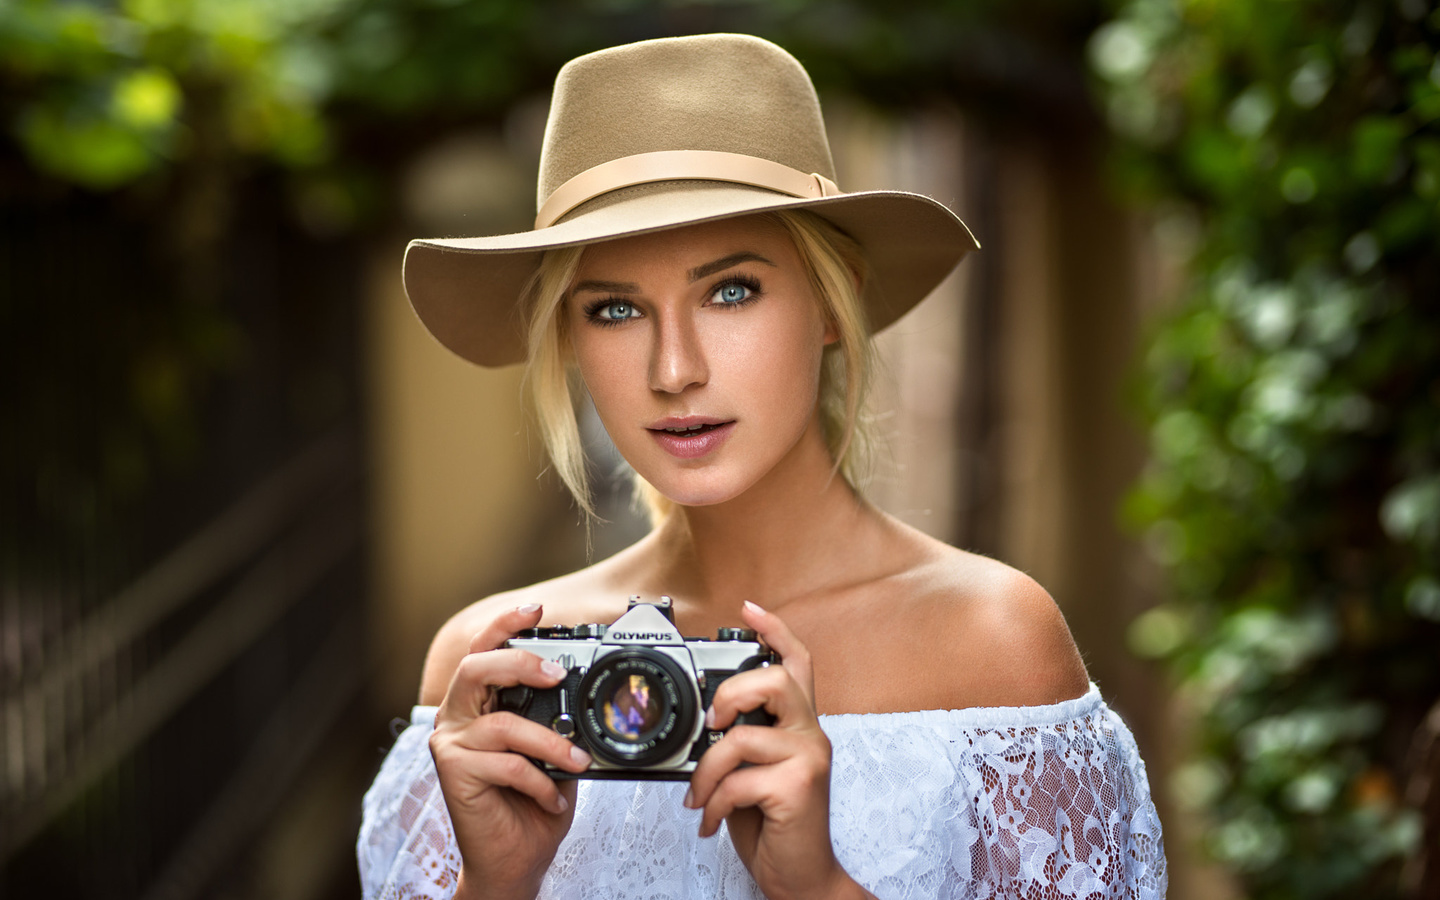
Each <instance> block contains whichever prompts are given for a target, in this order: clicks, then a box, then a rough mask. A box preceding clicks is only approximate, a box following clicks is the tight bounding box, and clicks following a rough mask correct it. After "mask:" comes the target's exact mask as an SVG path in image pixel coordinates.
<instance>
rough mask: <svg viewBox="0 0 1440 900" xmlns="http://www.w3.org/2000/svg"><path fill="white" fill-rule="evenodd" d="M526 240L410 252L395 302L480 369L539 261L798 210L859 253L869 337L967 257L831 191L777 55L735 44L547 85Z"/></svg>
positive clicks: (681, 44) (511, 357)
mask: <svg viewBox="0 0 1440 900" xmlns="http://www.w3.org/2000/svg"><path fill="white" fill-rule="evenodd" d="M536 208H537V210H538V213H537V216H536V219H535V228H534V230H532V231H525V232H520V233H518V234H506V235H498V236H492V237H460V238H434V239H425V240H416V241H411V242H410V246H409V247H407V248H406V251H405V291H406V293H407V294H408V295H409V297H410V302H411V304H413V305H414V307H415V311H416V313H418V314H419V316H420V319H421V321H422V322H424V323H425V326H426V327H427V328H429V329H430V332H431V333H432V334H434V335H435V337H436V338H438V339H439V340H440V342H441V343H442V344H444V345H445V346H446V347H448V348H450V349H451V350H452V351H454V352H455V353H457V354H459V355H460V356H462V357H464V358H465V359H468V360H470V361H471V362H475V363H479V364H480V365H483V366H503V365H508V364H510V363H517V362H522V361H524V359H525V352H526V350H525V315H524V311H523V310H522V309H520V306H521V304H520V302H519V301H520V294H521V291H522V288H523V287H524V285H525V282H526V280H527V279H528V278H529V277H530V276H531V275H532V274H533V273H534V271H535V269H536V268H537V267H538V266H539V264H540V258H541V256H542V255H543V254H544V252H545V251H546V250H550V249H554V248H557V247H570V246H575V245H577V244H589V243H594V242H597V241H603V240H608V239H613V238H619V237H625V236H628V235H635V234H644V233H647V232H653V231H661V230H664V229H667V228H675V227H679V226H683V225H690V224H694V223H698V222H708V221H712V220H715V219H724V218H731V217H735V216H743V215H748V214H751V213H757V212H765V211H768V210H779V209H808V210H811V211H812V212H814V213H816V214H818V215H820V216H823V217H824V218H826V219H828V220H829V221H830V222H832V223H834V224H835V225H836V226H837V227H839V228H840V229H841V230H842V231H844V232H845V233H847V234H849V235H850V236H851V237H853V238H855V239H856V240H857V241H858V242H859V243H860V245H861V246H862V247H863V248H864V250H865V254H866V258H867V260H868V261H869V263H870V266H871V275H870V279H869V282H868V283H867V284H866V285H865V289H864V296H863V299H864V302H865V307H866V311H867V313H868V315H869V318H870V327H871V328H872V329H873V330H875V331H879V330H880V329H882V328H884V327H885V326H887V325H889V324H890V323H892V322H894V321H895V320H896V319H898V318H899V317H900V316H901V315H902V314H904V313H905V312H906V311H907V310H909V309H910V308H911V307H912V306H914V305H915V304H916V303H919V302H920V301H921V300H922V299H924V297H925V295H927V294H928V293H930V291H931V290H933V289H934V288H935V286H936V285H937V284H939V283H940V281H941V279H943V278H944V277H945V276H946V275H947V274H949V272H950V270H951V269H953V268H954V267H955V265H956V264H957V263H959V262H960V260H961V259H962V258H963V257H964V256H965V254H966V253H968V252H970V251H971V250H974V249H977V248H978V246H979V245H978V244H977V243H976V242H975V239H974V237H972V236H971V234H970V230H969V229H968V228H966V227H965V223H963V222H961V221H960V219H959V218H957V217H956V216H955V214H954V213H952V212H950V210H949V209H947V208H946V207H945V206H944V205H943V204H941V203H939V202H937V201H935V200H932V199H930V198H929V197H925V196H922V195H920V194H912V193H907V192H904V191H862V192H857V193H845V192H844V191H842V190H841V189H840V188H839V187H837V186H836V184H835V167H834V163H833V162H832V161H831V159H830V144H829V141H828V139H827V138H826V136H825V123H824V121H823V120H822V119H821V116H820V101H819V99H818V98H817V97H816V96H815V88H814V86H813V85H811V83H810V77H809V76H808V75H807V74H806V73H805V70H804V68H802V67H801V65H800V63H799V62H798V61H797V60H796V59H795V58H794V57H793V56H791V55H790V54H789V53H787V52H785V51H784V50H783V49H781V48H780V47H778V46H776V45H775V44H772V43H770V42H769V41H765V40H761V39H760V38H756V37H751V36H749V35H740V34H709V35H700V36H696V37H683V38H665V39H662V40H654V41H642V42H640V43H636V44H627V45H624V46H621V47H612V48H610V49H608V50H601V51H598V52H596V53H591V54H588V55H586V56H581V57H579V58H577V59H573V60H571V61H570V62H568V63H566V64H565V66H564V68H562V69H561V70H560V74H559V75H558V76H557V77H556V79H555V93H554V97H553V99H552V101H551V105H550V118H549V121H548V122H547V124H546V127H545V143H544V147H543V149H542V151H541V155H540V183H539V186H538V190H537V192H536Z"/></svg>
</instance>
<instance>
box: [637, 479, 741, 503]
mask: <svg viewBox="0 0 1440 900" xmlns="http://www.w3.org/2000/svg"><path fill="white" fill-rule="evenodd" d="M667 474H668V475H669V476H670V477H666V478H655V479H652V478H650V477H648V476H647V475H646V474H645V473H644V472H641V473H640V476H641V477H642V478H644V479H645V480H646V481H648V482H650V485H651V486H652V487H654V488H655V490H657V491H659V492H660V494H661V495H662V496H663V497H665V499H667V500H669V501H670V502H671V503H674V504H676V505H677V506H697V507H698V506H717V505H719V504H721V503H725V502H726V501H729V500H734V499H735V498H736V497H739V496H740V495H741V494H743V493H745V491H747V490H748V489H749V488H750V487H751V483H745V484H736V483H735V482H734V481H732V480H730V479H727V478H716V477H715V476H714V473H706V476H705V477H703V478H685V477H683V476H680V477H676V476H675V475H674V473H667Z"/></svg>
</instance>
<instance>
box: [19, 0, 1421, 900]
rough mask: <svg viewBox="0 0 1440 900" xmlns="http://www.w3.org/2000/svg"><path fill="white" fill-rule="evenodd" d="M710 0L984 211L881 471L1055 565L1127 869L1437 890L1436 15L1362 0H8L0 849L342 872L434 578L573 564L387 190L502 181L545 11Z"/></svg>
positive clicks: (526, 110)
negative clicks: (441, 326) (1146, 844)
mask: <svg viewBox="0 0 1440 900" xmlns="http://www.w3.org/2000/svg"><path fill="white" fill-rule="evenodd" d="M720 30H735V31H746V32H751V33H755V34H760V35H762V36H766V37H770V38H772V39H774V40H777V41H779V42H780V43H781V44H782V45H784V46H786V47H787V48H788V49H790V50H791V51H792V52H794V53H795V54H796V55H797V56H798V57H799V58H800V59H801V61H802V62H804V63H805V64H806V66H807V68H809V70H810V72H811V73H812V75H813V76H814V78H815V80H816V82H817V85H818V86H819V88H820V91H821V95H822V101H823V103H824V106H825V112H826V118H827V122H828V123H829V127H830V129H831V141H832V145H833V147H834V150H835V155H836V160H837V165H838V171H839V181H840V184H841V185H842V187H844V188H846V189H849V190H859V189H866V188H871V187H882V186H886V187H899V188H905V189H911V190H917V191H921V192H923V193H927V194H931V195H933V196H936V197H937V198H939V199H941V200H943V201H945V202H946V203H948V204H949V205H950V206H951V207H952V208H954V209H956V210H958V211H959V212H960V214H961V215H962V216H963V217H964V218H965V220H966V221H967V223H968V224H969V225H970V226H971V228H972V229H973V230H974V232H975V233H976V235H977V237H978V238H979V240H980V242H981V243H982V245H983V246H984V251H983V252H982V253H979V254H976V255H974V256H973V257H972V258H970V259H969V260H967V261H966V263H965V264H964V265H962V266H961V268H960V269H959V270H958V271H957V273H956V274H955V275H954V276H952V278H951V279H950V280H949V281H947V282H946V284H944V285H943V286H942V287H941V288H940V290H938V291H937V292H936V294H935V295H934V296H933V297H932V298H931V299H930V300H928V301H927V302H926V303H925V304H923V305H922V306H921V307H920V308H918V309H917V310H916V311H914V312H913V313H912V314H911V315H909V316H907V317H906V318H905V319H903V320H902V321H901V322H900V323H898V324H897V325H896V326H894V327H893V328H891V329H890V330H889V331H887V332H886V333H885V334H884V335H883V336H882V337H881V338H880V346H881V354H882V358H883V364H884V371H883V374H882V378H881V383H880V384H879V386H878V388H877V391H876V398H875V403H874V408H875V411H876V413H877V414H878V415H880V416H883V417H884V419H885V421H886V422H887V424H888V425H889V431H890V432H891V444H890V446H889V447H888V448H887V452H886V454H885V460H884V461H883V464H882V466H881V471H880V472H879V474H878V476H877V478H876V481H875V483H874V484H873V485H872V486H871V489H870V493H871V495H872V496H873V497H874V498H875V500H876V501H877V502H878V503H879V504H880V505H881V506H883V507H884V508H886V509H888V510H890V511H892V512H893V513H895V514H896V515H898V516H900V517H901V518H903V519H905V520H906V521H909V522H911V523H912V524H915V525H916V526H918V527H920V528H922V529H924V530H926V531H928V532H930V533H932V534H935V535H937V536H939V537H941V538H943V539H945V540H948V541H951V542H952V543H955V544H956V545H958V546H961V547H966V548H968V549H973V550H976V551H979V552H983V553H987V554H990V555H994V556H996V557H998V558H1001V559H1004V560H1006V561H1007V562H1010V563H1012V564H1014V565H1016V566H1018V567H1020V568H1022V569H1024V570H1026V571H1028V572H1030V573H1031V574H1033V575H1034V576H1035V577H1037V578H1038V579H1039V580H1040V581H1041V582H1042V583H1043V584H1045V585H1046V586H1047V587H1048V588H1049V589H1050V591H1051V593H1052V594H1053V595H1054V596H1055V597H1056V599H1057V601H1058V602H1059V603H1060V605H1061V607H1062V609H1063V610H1064V611H1065V614H1066V616H1067V618H1068V620H1069V621H1070V624H1071V627H1072V629H1073V631H1074V633H1075V635H1076V638H1077V641H1078V642H1079V644H1080V647H1081V650H1082V652H1083V653H1084V654H1085V658H1086V662H1087V665H1088V666H1089V668H1090V672H1091V675H1092V677H1093V678H1094V679H1095V680H1096V681H1097V682H1099V683H1100V685H1101V687H1102V688H1103V690H1104V691H1105V693H1106V695H1107V697H1108V698H1109V699H1110V701H1111V703H1112V705H1113V706H1114V707H1115V708H1116V709H1117V710H1119V711H1120V712H1121V714H1122V715H1123V716H1124V717H1125V718H1126V720H1127V721H1128V722H1129V723H1130V724H1131V726H1132V728H1133V729H1134V731H1135V732H1136V736H1137V739H1138V740H1139V742H1140V745H1141V749H1142V752H1143V754H1144V756H1145V758H1146V760H1147V761H1148V763H1149V766H1150V777H1151V781H1152V784H1153V785H1154V787H1155V789H1156V795H1157V801H1158V802H1159V804H1160V806H1161V814H1162V820H1163V821H1164V823H1165V826H1166V838H1167V848H1168V851H1169V858H1170V862H1171V896H1172V897H1176V898H1195V897H1225V896H1251V895H1254V896H1257V897H1300V896H1304V897H1315V896H1332V895H1333V896H1351V895H1355V894H1356V893H1357V892H1358V893H1360V894H1363V895H1365V896H1398V895H1401V894H1405V895H1408V896H1440V874H1437V872H1436V868H1435V867H1436V863H1435V862H1434V859H1435V856H1436V853H1437V851H1436V848H1437V846H1440V810H1437V807H1440V787H1433V786H1432V785H1435V784H1436V783H1437V779H1440V750H1437V747H1440V744H1437V735H1440V712H1437V711H1436V710H1440V707H1434V708H1432V704H1434V703H1435V701H1436V699H1437V696H1440V680H1437V675H1436V666H1435V665H1434V662H1435V659H1436V658H1437V656H1440V652H1437V651H1440V632H1437V627H1436V624H1435V623H1436V620H1437V619H1440V581H1437V580H1436V579H1437V574H1436V569H1437V559H1440V480H1436V478H1437V476H1436V474H1435V473H1436V471H1437V456H1440V448H1437V445H1436V435H1437V434H1440V427H1437V426H1440V412H1437V408H1440V377H1437V373H1436V368H1435V360H1436V359H1440V338H1437V329H1436V323H1435V307H1436V297H1437V296H1440V286H1437V284H1436V277H1435V271H1436V268H1435V263H1434V262H1433V260H1434V259H1435V258H1436V257H1435V255H1434V252H1435V250H1436V249H1440V248H1437V247H1436V243H1437V235H1440V224H1437V221H1440V212H1437V207H1436V195H1437V192H1440V138H1437V136H1436V122H1437V119H1440V100H1436V99H1435V98H1437V97H1440V62H1436V59H1435V48H1436V43H1437V37H1436V35H1437V33H1440V18H1437V15H1436V13H1434V12H1433V11H1432V10H1430V9H1429V8H1428V7H1426V5H1425V4H1424V3H1416V2H1409V3H1407V2H1399V3H1388V2H1383V3H1382V2H1378V0H1377V2H1370V3H1366V2H1359V0H1356V2H1347V3H1341V2H1319V0H1308V2H1304V3H1300V2H1296V3H1292V4H1281V5H1274V4H1266V3H1254V4H1248V3H1247V4H1241V3H1236V4H1210V3H1201V2H1179V0H1130V2H1116V3H1113V4H1111V3H1100V2H1090V0H1062V2H1009V3H1000V2H993V3H992V2H972V3H964V4H959V3H942V2H932V3H921V2H914V3H898V4H897V3H886V4H879V3H870V2H864V0H850V2H809V0H791V2H786V3H763V4H762V3H755V2H743V0H721V2H708V3H693V2H677V0H605V2H602V0H589V2H572V3H559V2H519V0H515V2H509V0H469V2H467V0H426V2H415V0H407V2H401V0H299V2H295V0H292V2H288V3H284V4H280V3H273V2H266V0H230V2H224V3H222V2H218V0H209V2H207V0H126V2H122V3H119V4H91V3H82V2H70V3H62V2H45V0H12V2H10V3H8V4H6V5H4V6H0V117H3V121H4V123H5V129H6V130H5V132H4V137H3V138H0V303H3V307H0V315H3V319H0V323H3V333H4V335H5V341H6V353H5V359H4V363H3V372H4V381H3V391H4V394H3V396H4V398H5V403H4V409H5V410H6V418H7V420H8V422H9V424H8V425H7V427H6V429H5V431H6V436H5V437H4V438H3V439H0V466H3V468H0V477H3V485H4V494H3V508H0V538H3V546H0V552H3V566H4V568H3V577H0V703H3V715H0V730H3V736H0V817H3V818H0V896H5V897H9V896H15V897H30V896H36V895H40V894H43V895H44V896H47V897H56V898H91V897H106V898H110V897H115V898H131V897H145V898H177V900H178V898H189V897H234V898H251V897H256V898H258V897H286V898H289V897H294V898H316V900H319V898H340V897H351V896H355V895H356V894H357V892H358V883H357V879H356V875H355V865H354V860H353V850H352V848H353V841H354V837H355V834H356V829H357V828H358V819H359V797H360V794H361V793H362V792H363V790H364V788H365V786H366V785H367V784H368V782H369V779H370V778H371V777H372V776H373V774H374V772H375V770H376V769H377V768H378V766H379V762H380V760H381V758H382V756H383V753H384V751H385V749H386V748H387V747H388V746H389V743H390V741H391V734H390V731H389V727H390V726H389V724H388V723H390V722H391V720H392V719H393V718H395V717H403V716H404V715H406V713H407V712H408V708H409V705H410V704H411V703H412V702H413V700H414V696H415V691H416V689H417V685H418V677H419V668H420V663H421V660H422V658H423V654H424V652H425V649H426V647H427V645H428V642H429V640H430V637H431V636H432V635H433V634H434V632H435V629H436V628H437V627H438V626H439V625H440V624H441V623H442V622H443V621H444V620H445V619H446V618H447V617H448V616H449V615H451V614H452V613H453V612H455V611H456V610H458V609H459V608H461V607H462V606H464V605H465V604H466V603H468V602H469V601H471V600H473V599H475V598H478V597H480V596H484V595H485V594H488V593H491V592H493V591H496V590H502V589H506V588H510V587H514V586H518V585H521V584H525V583H529V582H532V581H535V580H537V579H540V578H545V577H549V576H552V575H555V574H559V573H561V572H565V571H568V570H571V569H573V568H575V567H577V566H579V565H583V564H584V563H585V561H586V534H585V530H584V527H583V525H582V523H581V522H580V519H579V515H578V513H577V511H576V510H575V508H574V507H573V505H572V504H571V503H570V502H569V500H568V498H567V497H566V496H565V495H564V494H563V492H562V490H561V488H560V487H559V486H558V484H557V482H556V480H555V479H553V478H552V477H550V476H549V475H548V474H547V473H546V472H545V465H546V464H545V460H544V459H543V458H542V456H543V451H542V449H541V447H540V444H539V440H538V437H537V436H536V435H535V434H534V432H533V430H532V429H531V428H530V426H529V423H528V422H527V418H526V412H525V410H524V406H523V404H522V402H521V396H520V383H519V373H518V371H513V370H502V371H484V370H479V369H477V368H474V367H472V366H469V365H468V364H465V363H463V362H461V361H459V360H458V359H456V358H454V357H452V356H450V355H449V354H448V353H447V352H446V351H444V350H443V349H442V348H441V347H440V346H439V345H438V344H437V343H435V342H434V341H433V339H431V338H430V337H429V336H428V334H426V333H425V332H424V330H423V329H422V328H421V327H420V325H419V324H418V322H417V321H416V319H415V317H414V315H413V313H412V312H411V311H410V310H409V307H408V304H407V303H406V301H405V298H404V293H403V290H402V288H401V284H400V279H399V272H400V260H401V255H402V253H403V248H404V245H405V242H406V241H407V240H408V239H409V238H411V237H417V236H433V235H455V234H483V233H500V232H506V231H516V230H524V229H526V228H528V227H529V222H530V220H531V217H532V216H533V203H534V198H533V184H534V173H535V169H536V162H537V156H538V150H539V143H540V135H541V131H542V129H543V124H544V118H545V112H546V104H547V102H548V92H549V85H550V81H551V79H552V78H553V76H554V72H555V71H556V69H558V67H559V66H560V65H561V64H562V63H563V62H564V61H565V60H567V59H569V58H571V57H573V56H575V55H578V54H579V53H583V52H587V51H589V50H593V49H597V48H599V47H603V46H609V45H612V44H616V43H622V42H625V41H630V40H640V39H645V38H650V37H659V36H667V35H677V34H687V33H695V32H703V31H720ZM1427 179H1428V180H1427ZM1337 298H1338V299H1337ZM1326 329H1328V330H1326ZM1347 342H1348V343H1347ZM1277 361H1278V362H1277ZM1286 403H1288V404H1289V405H1288V406H1286V405H1285V404H1286ZM582 413H583V411H582ZM1267 417H1268V418H1267ZM585 421H588V425H587V426H586V435H587V442H588V444H589V446H590V448H591V451H592V453H593V455H594V457H595V458H596V459H597V461H598V467H599V469H600V470H601V472H602V475H604V474H605V473H610V472H613V471H614V469H615V466H616V463H617V462H618V460H616V459H615V458H614V456H613V451H611V450H610V449H609V448H608V444H607V442H606V440H605V437H604V435H603V431H602V430H601V429H599V426H598V424H596V423H595V422H594V420H593V416H591V417H589V418H588V419H585ZM1267 429H1268V430H1267ZM1297 460H1298V462H1297ZM1356 473H1360V474H1359V475H1357V474H1356ZM598 490H599V492H600V496H599V499H600V505H601V509H602V512H603V514H604V515H605V518H606V519H607V520H608V524H605V525H602V526H600V527H598V528H597V529H596V530H595V533H594V535H593V546H594V549H593V553H594V555H595V557H600V556H603V555H607V554H608V553H611V552H613V551H615V550H616V549H619V548H620V547H623V546H625V545H626V544H627V543H628V542H630V541H631V540H633V539H634V538H635V537H637V536H638V535H639V534H641V533H642V532H643V525H642V524H641V523H640V522H639V521H638V520H637V519H636V517H635V516H634V514H633V513H631V512H630V510H629V506H628V495H627V489H626V486H625V485H624V483H623V479H620V478H618V477H602V478H601V479H600V484H599V487H598ZM1337 523H1338V524H1337ZM1427 715H1428V718H1427ZM1427 891H1429V892H1430V893H1426V892H1427Z"/></svg>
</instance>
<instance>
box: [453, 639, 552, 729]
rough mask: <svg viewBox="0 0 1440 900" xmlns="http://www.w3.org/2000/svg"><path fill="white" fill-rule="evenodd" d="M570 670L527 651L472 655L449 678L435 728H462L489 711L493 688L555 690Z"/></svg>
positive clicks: (504, 651)
mask: <svg viewBox="0 0 1440 900" xmlns="http://www.w3.org/2000/svg"><path fill="white" fill-rule="evenodd" d="M566 674H567V670H566V668H565V667H564V666H562V665H560V664H559V663H557V662H555V661H553V660H549V659H541V658H540V657H538V656H536V655H535V654H533V653H530V652H528V651H526V650H516V649H505V650H489V651H486V652H483V653H471V654H468V655H467V656H466V657H465V658H464V659H462V660H460V665H458V666H456V667H455V674H454V676H452V677H451V679H450V688H449V689H448V690H447V691H446V692H445V699H444V700H442V701H440V710H439V711H438V712H437V713H436V715H435V727H436V728H439V727H441V726H443V725H457V724H460V725H463V724H464V723H467V722H469V721H470V720H471V719H474V718H475V717H476V716H479V715H482V714H484V713H485V712H486V704H487V703H488V701H489V699H490V693H491V689H493V688H497V687H510V686H512V685H517V684H527V685H530V686H531V687H544V688H548V687H554V686H555V685H556V684H558V683H559V682H560V680H561V679H563V678H564V677H565V675H566Z"/></svg>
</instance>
